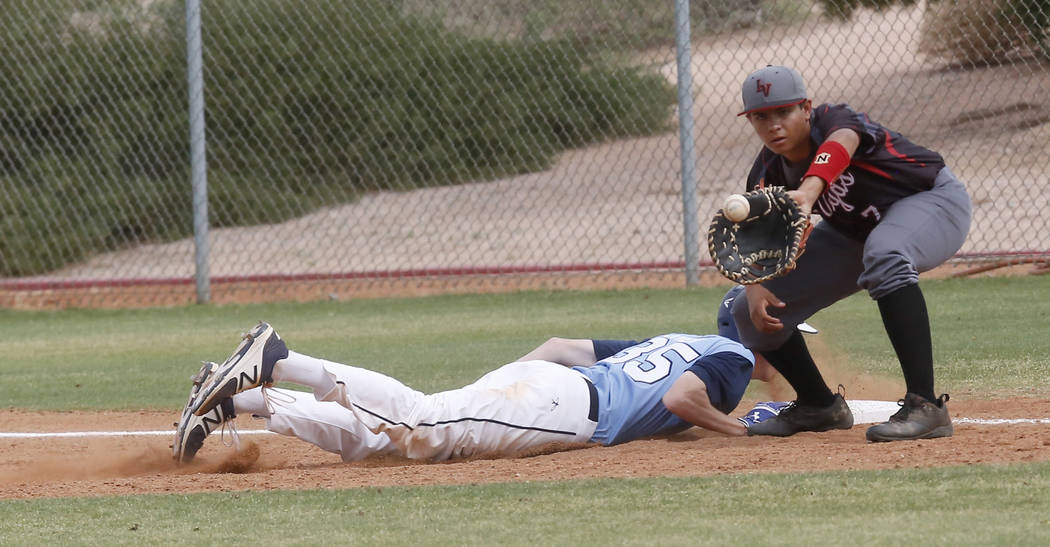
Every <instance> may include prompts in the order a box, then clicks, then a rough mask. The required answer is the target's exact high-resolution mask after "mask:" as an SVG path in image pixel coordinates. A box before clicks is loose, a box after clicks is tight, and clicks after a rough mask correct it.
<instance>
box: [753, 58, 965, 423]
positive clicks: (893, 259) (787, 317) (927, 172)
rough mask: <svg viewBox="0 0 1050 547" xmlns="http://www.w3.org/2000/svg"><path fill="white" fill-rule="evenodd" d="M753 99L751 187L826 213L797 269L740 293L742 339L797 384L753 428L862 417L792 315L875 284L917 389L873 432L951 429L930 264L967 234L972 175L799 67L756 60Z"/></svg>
mask: <svg viewBox="0 0 1050 547" xmlns="http://www.w3.org/2000/svg"><path fill="white" fill-rule="evenodd" d="M742 98H743V104H744V111H743V112H741V113H740V115H742V116H746V117H747V120H748V122H750V124H751V127H752V128H753V129H754V131H755V134H756V135H757V136H758V138H759V139H760V140H761V141H762V144H763V147H762V149H761V151H760V152H759V154H758V156H757V157H756V158H755V161H754V164H753V165H752V167H751V171H750V174H749V175H748V177H747V190H753V189H755V188H761V187H765V186H782V187H784V188H785V189H786V190H788V191H789V192H788V194H789V195H790V196H791V197H792V198H793V199H794V200H795V201H796V202H797V203H798V205H799V207H800V208H801V209H802V212H803V213H804V214H805V215H807V216H808V215H809V214H811V213H816V214H818V215H820V216H821V218H822V221H821V222H820V223H819V224H817V225H816V227H815V228H814V229H813V231H812V233H811V234H810V236H809V239H808V241H807V243H806V247H805V252H804V253H803V254H802V255H801V257H800V258H799V259H798V262H797V265H796V268H795V269H794V270H793V271H791V272H790V273H787V274H786V275H784V276H782V277H778V278H775V279H770V280H767V281H764V282H762V283H760V284H753V285H748V286H747V289H746V296H747V297H746V298H738V299H737V300H736V302H735V303H734V304H733V310H732V312H733V317H734V319H735V322H736V327H737V328H738V329H739V331H740V341H741V343H743V345H744V346H746V347H748V348H749V349H751V350H753V351H755V352H756V353H758V354H761V355H763V356H764V357H765V358H766V359H767V360H768V361H769V363H770V364H772V366H773V367H774V368H775V369H776V370H777V371H779V372H780V373H781V374H782V375H783V376H784V378H785V379H786V380H787V382H788V383H789V384H790V385H791V386H792V388H794V390H795V392H796V395H797V399H796V400H795V401H794V402H793V404H792V405H790V406H789V407H787V408H785V409H784V411H782V412H780V413H779V414H778V415H777V416H775V417H773V418H771V419H769V420H765V421H763V422H761V423H758V424H755V425H754V426H753V427H751V428H750V429H749V433H750V434H753V435H776V436H788V435H793V434H794V433H797V432H799V431H826V430H830V429H849V428H851V427H852V426H853V416H852V414H851V412H850V409H849V406H848V405H847V404H846V402H845V401H844V399H843V397H842V395H841V394H836V393H832V391H831V390H830V389H829V388H828V385H827V384H826V383H825V381H824V379H823V377H822V376H821V374H820V371H819V370H818V368H817V365H816V363H815V362H814V361H813V358H812V357H811V356H810V354H809V350H808V349H807V347H806V343H805V341H804V340H803V338H802V335H801V334H800V333H799V331H798V330H797V329H796V328H794V327H791V325H797V324H799V323H800V322H802V321H805V320H806V319H808V318H809V317H810V316H812V315H813V314H814V313H816V312H817V311H819V310H821V309H823V308H825V307H827V306H830V305H831V304H833V303H835V302H838V301H839V300H842V299H843V298H845V297H847V296H849V295H851V294H853V293H855V292H857V291H858V290H860V289H864V290H866V291H867V292H868V295H869V296H870V297H871V298H872V299H873V300H875V302H876V303H877V304H878V308H879V313H880V314H881V316H882V322H883V325H884V326H885V329H886V334H887V335H888V336H889V339H890V342H891V344H892V345H893V349H894V351H895V352H896V354H897V358H898V360H899V361H900V366H901V370H902V371H903V372H904V380H905V384H906V389H907V392H906V394H905V396H904V398H903V399H902V400H901V401H900V404H901V408H900V410H899V411H898V412H897V413H896V414H894V415H893V416H891V417H890V419H889V421H887V422H884V423H880V424H876V425H874V426H871V427H870V428H869V429H868V430H867V433H866V437H867V439H868V440H869V441H895V440H908V439H928V438H935V437H947V436H951V435H952V433H953V428H952V423H951V417H950V416H949V414H948V409H947V406H946V405H945V403H946V402H947V401H948V395H947V394H942V395H941V396H940V397H938V396H936V395H935V392H934V378H933V376H934V374H933V348H932V342H931V336H930V323H929V317H928V314H927V309H926V301H925V300H924V298H923V293H922V290H920V288H919V273H920V272H924V271H927V270H930V269H933V268H934V267H936V266H939V265H940V264H942V263H944V262H945V261H947V260H948V259H949V258H951V257H952V255H954V254H955V253H956V252H957V251H958V250H959V249H960V248H961V247H962V244H963V241H964V240H965V239H966V235H967V232H968V231H969V227H970V217H971V204H970V198H969V196H968V194H967V192H966V188H965V186H964V185H963V183H962V182H960V181H959V179H957V178H956V177H955V175H954V174H953V173H952V172H951V170H949V169H948V167H946V166H945V162H944V159H943V158H942V157H941V155H940V154H938V153H936V152H934V151H932V150H929V149H927V148H923V147H921V146H919V145H916V144H914V143H912V142H911V141H909V140H908V139H906V138H905V137H904V136H902V135H901V134H900V133H897V132H895V131H892V130H890V129H888V128H886V127H884V126H882V125H880V124H878V123H876V122H874V121H872V120H871V119H870V118H868V116H867V115H866V114H863V113H860V112H857V111H854V110H853V109H852V108H850V107H849V106H848V105H845V104H821V105H819V106H813V104H812V101H811V100H810V98H809V96H808V95H807V93H806V88H805V85H804V84H803V81H802V77H801V76H800V75H799V73H798V72H796V71H795V70H794V69H791V68H788V67H785V66H767V67H765V68H762V69H760V70H757V71H755V72H753V73H752V74H750V75H749V76H748V77H747V78H746V79H745V81H744V84H743V89H742Z"/></svg>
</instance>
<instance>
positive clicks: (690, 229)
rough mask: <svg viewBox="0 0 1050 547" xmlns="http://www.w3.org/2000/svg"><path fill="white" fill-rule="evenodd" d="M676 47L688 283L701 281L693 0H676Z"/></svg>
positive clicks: (694, 283) (679, 137)
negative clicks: (691, 21)
mask: <svg viewBox="0 0 1050 547" xmlns="http://www.w3.org/2000/svg"><path fill="white" fill-rule="evenodd" d="M674 20H675V33H674V36H675V50H676V53H677V59H678V140H679V145H680V148H681V156H682V217H683V222H682V228H683V230H684V231H685V233H684V235H685V238H684V245H685V284H686V286H693V285H696V284H697V283H699V281H700V251H699V232H700V229H699V225H698V223H697V203H696V147H695V141H694V138H693V94H692V89H693V75H692V70H691V68H690V63H691V62H692V61H691V58H690V53H689V52H690V44H689V40H690V36H689V0H675V6H674Z"/></svg>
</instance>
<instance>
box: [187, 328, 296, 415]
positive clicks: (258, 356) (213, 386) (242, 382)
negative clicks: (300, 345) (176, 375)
mask: <svg viewBox="0 0 1050 547" xmlns="http://www.w3.org/2000/svg"><path fill="white" fill-rule="evenodd" d="M286 357H288V347H287V346H286V345H285V343H284V340H281V337H280V336H278V335H277V332H276V331H274V330H273V327H271V326H270V325H269V324H267V323H259V324H258V325H257V326H256V327H255V328H254V329H252V331H251V332H249V333H248V334H246V335H245V336H244V339H243V340H242V341H241V343H240V345H238V346H237V349H236V350H235V351H234V352H233V355H231V356H230V357H229V358H228V359H226V361H225V362H223V364H222V365H221V366H219V368H218V370H216V371H215V373H214V375H213V377H212V378H211V379H209V380H208V381H207V382H206V385H204V387H202V388H201V394H200V399H199V401H198V402H197V403H196V405H195V406H196V408H194V409H193V413H194V414H196V415H197V416H203V415H205V414H207V413H208V412H210V411H211V410H212V409H214V408H215V407H216V406H218V404H219V403H220V402H221V401H223V400H224V399H227V398H229V397H233V396H234V395H236V394H238V393H241V392H242V391H247V390H249V389H252V388H255V387H259V386H262V385H270V384H272V383H273V367H274V365H276V364H277V361H279V360H281V359H284V358H286Z"/></svg>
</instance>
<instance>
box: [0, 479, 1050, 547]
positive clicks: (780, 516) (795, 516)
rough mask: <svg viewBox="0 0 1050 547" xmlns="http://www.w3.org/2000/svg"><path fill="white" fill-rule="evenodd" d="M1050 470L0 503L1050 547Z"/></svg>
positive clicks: (365, 523) (682, 540)
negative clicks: (1047, 546)
mask: <svg viewBox="0 0 1050 547" xmlns="http://www.w3.org/2000/svg"><path fill="white" fill-rule="evenodd" d="M1047 499H1050V464H1047V463H1040V464H1032V465H1018V466H974V467H969V468H939V469H916V470H907V471H893V472H889V471H851V472H831V473H811V474H801V475H800V474H766V475H734V476H717V477H692V478H659V479H600V480H587V481H562V482H535V483H516V484H487V485H464V486H433V487H421V488H409V487H396V488H364V489H354V490H335V491H333V490H309V491H285V492H266V493H262V492H239V493H221V494H195V495H166V496H157V495H149V496H137V497H118V498H91V499H49V500H38V501H8V502H3V503H0V543H2V544H4V545H42V544H58V543H62V544H70V545H73V544H77V545H79V544H84V545H92V544H106V545H126V544H139V543H145V542H148V543H151V544H187V543H189V544H204V545H208V544H231V545H316V544H342V545H349V544H357V543H367V544H390V545H395V544H396V545H410V544H421V543H422V544H426V545H572V544H584V545H611V544H632V545H698V544H704V545H730V544H732V545H784V544H793V545H806V544H818V545H824V544H837V543H841V544H861V545H900V544H904V543H910V542H912V541H914V540H916V539H919V538H921V539H922V543H924V544H931V545H992V544H1000V545H1045V544H1046V543H1047V541H1050V515H1048V514H1047V512H1046V507H1045V502H1046V500H1047Z"/></svg>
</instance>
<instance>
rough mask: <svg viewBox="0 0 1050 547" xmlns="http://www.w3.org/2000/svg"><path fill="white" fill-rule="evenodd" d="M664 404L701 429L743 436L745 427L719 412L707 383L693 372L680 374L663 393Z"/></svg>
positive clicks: (675, 413) (672, 411)
mask: <svg viewBox="0 0 1050 547" xmlns="http://www.w3.org/2000/svg"><path fill="white" fill-rule="evenodd" d="M663 401H664V406H666V407H667V410H670V411H671V413H672V414H674V415H675V416H678V417H679V418H681V419H683V420H685V421H687V422H689V423H691V424H693V425H696V426H700V427H702V428H704V429H710V430H711V431H718V432H719V433H725V434H726V435H732V436H737V437H742V436H744V435H747V428H746V427H744V425H743V424H741V423H740V421H739V420H737V419H736V418H730V417H729V416H726V415H725V414H722V412H721V411H719V410H718V409H717V408H715V407H714V406H713V405H712V404H711V399H710V398H709V397H708V395H707V386H706V385H705V384H704V381H703V380H701V379H700V377H699V376H697V375H695V374H693V373H692V372H686V373H684V374H682V375H681V376H680V377H679V378H678V379H677V380H675V382H674V384H672V385H671V389H669V390H667V393H665V394H664V398H663Z"/></svg>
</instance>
